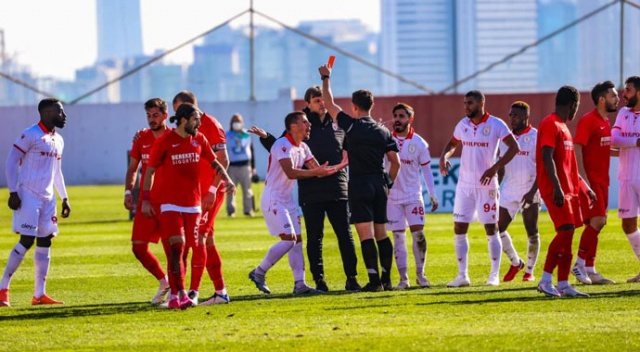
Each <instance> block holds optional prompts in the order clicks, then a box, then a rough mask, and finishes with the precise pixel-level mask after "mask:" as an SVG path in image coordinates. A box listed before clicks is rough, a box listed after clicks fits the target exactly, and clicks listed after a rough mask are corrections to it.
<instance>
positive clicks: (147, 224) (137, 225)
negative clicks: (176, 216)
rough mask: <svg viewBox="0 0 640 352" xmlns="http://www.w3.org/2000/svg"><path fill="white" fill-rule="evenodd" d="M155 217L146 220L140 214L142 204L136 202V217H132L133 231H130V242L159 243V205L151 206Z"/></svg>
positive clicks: (144, 216) (145, 217)
mask: <svg viewBox="0 0 640 352" xmlns="http://www.w3.org/2000/svg"><path fill="white" fill-rule="evenodd" d="M151 207H152V208H153V210H154V212H155V213H156V215H155V216H153V217H151V218H148V217H147V216H146V215H144V214H143V213H142V202H138V205H137V207H136V215H135V216H134V217H133V230H131V241H141V242H150V243H158V241H160V236H161V231H160V220H159V217H160V205H158V204H151Z"/></svg>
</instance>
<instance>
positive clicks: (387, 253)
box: [378, 237, 393, 284]
mask: <svg viewBox="0 0 640 352" xmlns="http://www.w3.org/2000/svg"><path fill="white" fill-rule="evenodd" d="M378 251H379V252H380V266H381V267H382V273H381V275H380V281H382V283H383V284H385V283H386V284H390V283H391V266H392V265H393V244H391V239H390V238H389V237H387V238H385V239H383V240H380V241H378Z"/></svg>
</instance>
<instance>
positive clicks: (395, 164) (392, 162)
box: [386, 150, 400, 188]
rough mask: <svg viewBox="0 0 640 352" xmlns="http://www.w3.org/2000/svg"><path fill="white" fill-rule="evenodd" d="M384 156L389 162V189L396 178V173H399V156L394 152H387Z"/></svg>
mask: <svg viewBox="0 0 640 352" xmlns="http://www.w3.org/2000/svg"><path fill="white" fill-rule="evenodd" d="M386 155H387V160H388V161H389V179H390V180H389V181H391V184H390V185H389V188H391V187H392V185H393V183H394V182H395V181H396V178H397V177H398V172H400V156H399V155H398V152H396V151H395V150H389V151H387V153H386Z"/></svg>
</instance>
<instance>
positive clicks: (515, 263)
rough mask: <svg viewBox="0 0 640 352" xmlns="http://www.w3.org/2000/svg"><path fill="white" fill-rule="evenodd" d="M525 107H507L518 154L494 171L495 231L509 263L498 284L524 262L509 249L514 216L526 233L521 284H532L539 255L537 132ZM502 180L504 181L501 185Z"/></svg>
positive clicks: (502, 146)
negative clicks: (497, 193)
mask: <svg viewBox="0 0 640 352" xmlns="http://www.w3.org/2000/svg"><path fill="white" fill-rule="evenodd" d="M529 112H530V108H529V104H527V103H525V102H524V101H516V102H514V103H513V104H511V109H510V110H509V119H510V120H511V121H510V122H511V132H512V133H513V135H514V137H515V138H516V140H517V141H518V145H519V146H520V151H519V152H518V154H516V156H515V157H514V158H513V160H511V162H510V163H508V164H507V165H505V167H504V168H502V169H500V170H498V182H499V183H502V188H501V191H500V213H499V220H498V231H499V232H500V241H501V242H502V251H503V252H504V253H505V254H506V255H507V257H508V258H509V260H510V261H511V266H510V267H509V271H508V272H507V274H506V275H505V276H504V278H503V279H502V281H505V282H507V281H511V280H513V278H514V277H515V276H516V274H517V273H518V271H520V270H522V269H524V267H525V262H524V261H523V260H522V259H520V257H519V256H518V252H517V251H516V249H515V248H514V247H513V241H512V240H511V236H510V235H509V232H507V228H508V227H509V224H510V223H511V221H513V220H514V219H515V217H516V214H518V211H521V212H522V220H523V222H524V228H525V230H526V231H527V237H528V238H529V242H528V244H527V263H526V267H527V268H526V270H525V272H524V276H523V277H522V281H533V280H535V277H534V276H533V269H534V268H535V266H536V261H537V260H538V253H539V252H540V235H539V234H538V213H539V212H540V192H539V191H538V182H537V179H536V138H537V136H538V130H537V129H535V128H533V127H532V126H531V125H530V124H529ZM507 149H508V148H507V146H506V145H505V144H504V143H501V144H500V152H499V153H500V155H503V154H505V153H506V151H507ZM503 181H504V182H503Z"/></svg>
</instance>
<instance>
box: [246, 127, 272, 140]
mask: <svg viewBox="0 0 640 352" xmlns="http://www.w3.org/2000/svg"><path fill="white" fill-rule="evenodd" d="M247 132H249V133H253V134H255V135H257V136H258V137H260V138H267V137H268V136H269V135H268V134H267V131H265V130H263V129H262V128H260V127H258V126H251V128H250V129H248V130H247Z"/></svg>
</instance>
